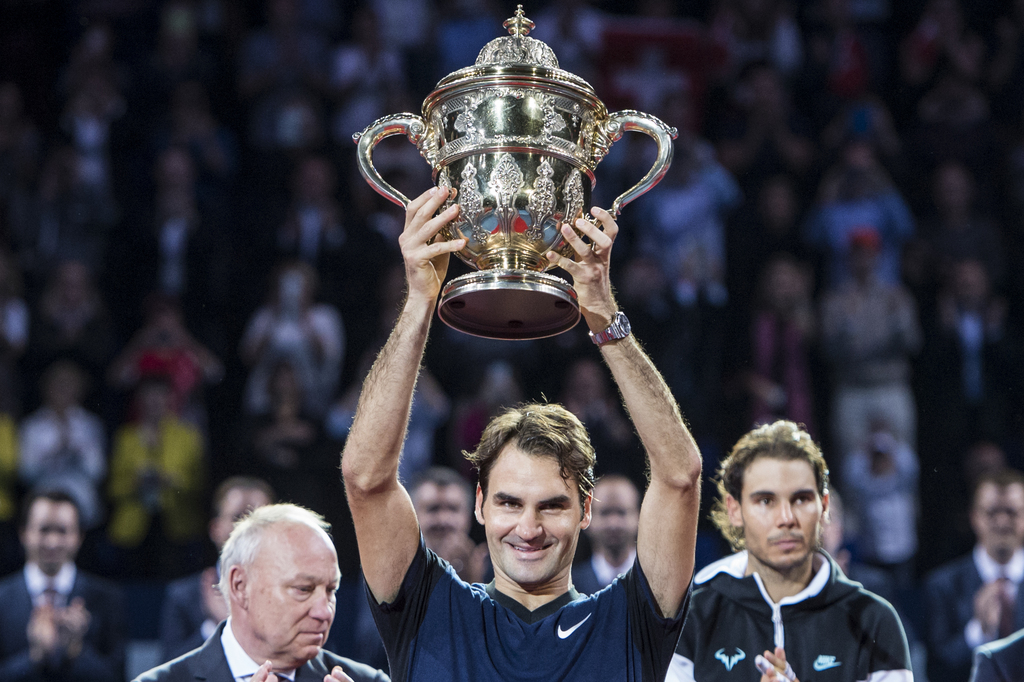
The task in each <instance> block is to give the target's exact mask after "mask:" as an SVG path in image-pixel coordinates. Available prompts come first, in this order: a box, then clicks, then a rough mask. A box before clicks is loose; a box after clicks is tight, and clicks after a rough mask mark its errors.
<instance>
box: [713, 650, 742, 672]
mask: <svg viewBox="0 0 1024 682" xmlns="http://www.w3.org/2000/svg"><path fill="white" fill-rule="evenodd" d="M746 657H747V655H746V654H745V653H743V649H736V653H735V654H733V655H732V656H726V655H725V649H719V650H718V651H716V652H715V658H717V659H718V660H720V661H721V662H722V665H724V666H725V669H726V670H732V668H733V666H734V665H736V664H737V663H739V662H740V661H742V660H743V659H744V658H746Z"/></svg>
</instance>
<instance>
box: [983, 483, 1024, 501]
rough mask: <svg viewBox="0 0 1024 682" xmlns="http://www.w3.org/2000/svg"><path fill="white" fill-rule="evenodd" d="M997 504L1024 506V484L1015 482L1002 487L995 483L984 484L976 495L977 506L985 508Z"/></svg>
mask: <svg viewBox="0 0 1024 682" xmlns="http://www.w3.org/2000/svg"><path fill="white" fill-rule="evenodd" d="M995 503H1003V504H1019V505H1024V483H1016V482H1015V483H1009V484H1007V485H1000V484H999V483H996V482H994V481H987V482H985V483H982V484H981V485H980V486H979V487H978V492H977V494H976V495H975V504H976V505H979V506H984V505H988V504H995Z"/></svg>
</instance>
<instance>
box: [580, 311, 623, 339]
mask: <svg viewBox="0 0 1024 682" xmlns="http://www.w3.org/2000/svg"><path fill="white" fill-rule="evenodd" d="M632 331H633V329H632V327H631V326H630V324H629V318H627V317H626V314H625V313H624V312H622V311H621V310H620V311H618V312H617V313H615V317H613V318H612V322H611V324H609V325H608V327H607V329H605V330H604V331H602V332H600V333H598V334H594V333H593V332H591V334H590V338H591V339H592V340H593V341H594V343H596V344H597V345H599V346H600V345H601V344H603V343H607V342H608V341H613V340H616V339H624V338H626V337H627V336H629V335H630V334H631V333H632Z"/></svg>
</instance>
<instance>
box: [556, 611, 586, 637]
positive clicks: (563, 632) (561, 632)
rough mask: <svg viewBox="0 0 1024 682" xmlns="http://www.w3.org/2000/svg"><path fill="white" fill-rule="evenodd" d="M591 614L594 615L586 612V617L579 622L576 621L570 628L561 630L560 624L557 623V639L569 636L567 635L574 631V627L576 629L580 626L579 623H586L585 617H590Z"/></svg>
mask: <svg viewBox="0 0 1024 682" xmlns="http://www.w3.org/2000/svg"><path fill="white" fill-rule="evenodd" d="M592 615H594V614H592V613H588V614H587V617H586V618H584V619H583V620H581V621H580V622H578V623H576V625H573V626H572V627H571V628H569V629H568V630H563V629H562V626H561V625H559V626H558V638H559V639H565V638H566V637H568V636H569V635H571V634H572V633H574V632H576V629H577V628H579V626H581V625H583V624H584V623H586V622H587V619H588V618H590V617H591V616H592Z"/></svg>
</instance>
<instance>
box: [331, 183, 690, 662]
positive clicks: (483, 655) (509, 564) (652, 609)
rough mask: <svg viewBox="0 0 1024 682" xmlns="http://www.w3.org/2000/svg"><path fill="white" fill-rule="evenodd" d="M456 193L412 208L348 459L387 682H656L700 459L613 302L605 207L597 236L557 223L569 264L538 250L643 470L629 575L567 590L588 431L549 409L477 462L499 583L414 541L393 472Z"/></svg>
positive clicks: (685, 576) (527, 415)
mask: <svg viewBox="0 0 1024 682" xmlns="http://www.w3.org/2000/svg"><path fill="white" fill-rule="evenodd" d="M450 192H452V190H448V189H438V188H434V189H432V190H430V191H429V192H427V193H425V194H423V195H421V196H420V197H418V198H417V199H415V200H414V201H412V202H410V204H409V206H408V209H407V212H406V222H405V229H404V232H403V234H402V236H401V238H400V240H399V241H400V244H401V248H402V254H403V258H404V260H405V268H406V278H407V286H408V296H407V299H406V301H405V304H404V307H403V309H402V312H401V314H400V316H399V319H398V321H397V322H396V324H395V328H394V331H393V332H392V334H391V337H390V338H389V339H388V342H387V344H386V345H385V346H384V349H383V350H382V351H381V353H380V356H379V357H378V359H377V362H376V363H375V364H374V366H373V369H372V370H371V371H370V373H369V375H368V377H367V379H366V383H365V385H364V387H363V392H362V395H361V396H360V400H359V407H358V410H357V412H356V417H355V422H354V423H353V425H352V430H351V432H350V435H349V437H348V441H347V442H346V444H345V450H344V453H343V455H342V472H343V475H344V480H345V488H346V492H347V494H348V501H349V506H350V508H351V511H352V519H353V522H354V524H355V529H356V537H357V540H358V543H359V556H360V560H361V562H362V567H363V573H364V575H365V577H366V584H367V588H368V591H369V597H370V600H371V608H372V609H373V611H374V618H375V620H376V623H377V627H378V629H379V630H380V632H381V635H382V637H383V639H384V643H385V647H386V648H387V651H388V657H389V660H390V663H391V674H392V678H393V679H394V680H402V681H404V680H416V681H417V682H420V681H422V680H452V679H464V680H489V679H504V680H518V679H522V680H526V679H552V680H554V679H558V680H591V679H614V680H637V681H640V680H644V681H648V680H649V681H651V682H654V681H655V680H657V681H658V682H660V681H661V680H663V679H664V677H665V672H666V670H667V668H668V664H669V662H670V660H671V658H672V652H673V649H674V646H675V643H676V641H677V640H678V637H679V632H680V630H681V628H682V624H683V618H684V616H685V613H686V609H687V605H688V601H689V587H690V582H691V576H692V572H693V562H694V543H695V539H696V534H697V514H698V507H699V495H700V470H701V462H700V453H699V452H698V449H697V445H696V443H695V442H694V440H693V438H692V437H691V435H690V433H689V431H688V430H687V428H686V426H685V425H684V423H683V420H682V418H681V416H680V413H679V409H678V407H677V406H676V403H675V400H674V399H673V398H672V395H671V394H670V392H669V390H668V387H667V386H666V385H665V382H664V381H663V379H662V378H661V375H660V374H659V373H658V371H657V369H656V368H655V367H654V366H653V364H652V363H651V361H650V360H649V359H648V357H647V356H646V355H645V354H644V352H643V351H642V350H641V348H640V345H639V343H638V342H637V341H636V340H635V339H634V338H633V336H632V335H631V334H630V333H629V325H628V321H627V320H626V319H625V316H624V315H623V313H622V312H621V311H620V310H619V309H618V306H617V305H616V303H615V300H614V298H613V296H612V292H611V285H610V282H609V274H608V264H609V260H610V255H611V249H612V245H613V243H614V241H615V237H616V235H617V233H618V226H617V225H616V223H615V220H614V219H613V218H612V216H611V214H610V213H608V212H607V211H603V210H600V209H596V208H595V209H593V210H592V212H593V215H594V216H595V217H596V219H597V222H596V224H595V223H594V222H590V221H587V220H583V219H578V220H576V223H575V227H576V229H577V230H579V233H577V231H576V230H574V229H573V227H572V226H570V225H569V224H568V223H565V224H563V225H562V226H561V234H562V237H563V238H564V240H565V242H566V243H567V244H568V245H570V246H571V248H572V250H573V252H574V253H575V254H576V258H575V259H571V258H568V257H566V256H564V255H561V254H557V253H555V252H554V251H549V252H548V253H547V254H546V256H547V258H548V259H549V260H550V261H551V262H552V263H553V264H556V265H558V266H560V267H561V268H563V269H564V270H565V271H566V272H568V273H569V274H571V275H572V278H573V284H574V286H575V289H576V292H577V293H578V296H579V306H580V310H581V312H582V315H583V317H584V319H585V320H586V323H587V325H588V326H589V327H590V330H591V336H592V338H593V339H594V341H595V343H597V344H598V345H599V346H600V348H601V355H602V357H603V358H604V360H605V362H606V363H607V365H608V367H609V369H611V372H612V376H613V377H614V379H615V381H616V383H617V384H618V387H619V390H620V391H621V393H622V396H623V398H624V400H625V404H626V407H627V408H628V410H629V413H630V415H631V418H632V420H633V423H634V425H635V427H636V429H637V432H638V434H639V435H640V438H641V440H642V442H643V444H644V447H645V449H646V451H647V454H648V457H649V459H650V478H651V480H650V485H649V487H648V489H647V493H646V495H645V497H644V501H643V505H642V507H641V512H640V529H639V537H638V541H637V561H636V563H635V565H634V567H633V568H632V569H631V570H630V571H629V572H627V573H626V574H624V575H623V576H622V577H620V578H619V579H617V580H616V581H615V582H613V583H612V585H611V586H610V587H609V588H607V589H605V590H604V591H602V592H600V593H598V594H597V595H594V596H591V597H583V596H581V595H579V594H578V593H577V592H576V591H575V590H574V589H573V587H572V582H571V577H570V576H571V565H572V559H573V556H574V554H575V551H576V544H577V541H578V539H579V534H580V531H581V530H583V529H584V528H586V527H587V526H588V525H589V523H590V518H591V501H592V491H593V486H594V479H593V465H594V461H595V456H594V452H593V448H592V447H591V446H590V443H589V440H588V438H587V434H586V431H585V429H584V428H583V425H582V424H581V423H580V422H579V421H578V420H577V419H576V418H575V417H574V416H573V415H572V414H571V413H570V412H568V411H567V410H565V409H564V408H562V407H560V406H558V405H550V404H535V405H526V406H520V407H518V408H512V409H511V410H509V411H508V412H506V413H505V414H503V415H500V416H498V417H496V418H495V419H494V420H492V422H491V423H490V424H489V425H488V427H487V428H486V429H485V431H484V435H483V437H482V439H481V443H480V445H479V447H478V448H477V450H476V452H474V453H472V455H470V459H471V460H472V461H473V463H474V464H475V465H476V467H477V468H478V471H479V474H480V480H479V484H478V486H477V491H476V510H475V512H476V518H477V520H478V521H479V522H480V523H481V524H483V525H484V527H485V530H486V535H487V544H488V549H489V551H490V555H491V561H492V564H493V566H494V573H495V580H494V582H492V583H491V584H490V585H487V586H486V587H485V586H483V585H469V584H467V583H465V582H462V581H461V580H459V579H458V577H457V576H456V574H455V573H454V572H453V571H452V570H451V568H450V567H448V566H447V565H446V564H445V563H444V562H443V561H441V560H439V559H438V558H437V557H436V556H435V555H434V554H433V553H432V552H430V551H428V550H427V549H426V548H425V547H424V545H423V541H422V538H421V537H420V532H419V527H418V524H417V520H416V514H415V512H414V511H413V507H412V503H411V501H410V499H409V495H408V493H407V492H406V490H405V488H404V487H403V486H402V484H401V483H400V482H399V480H398V473H397V472H398V462H399V457H400V454H401V449H402V440H403V438H404V435H405V428H406V425H407V423H408V418H409V408H410V404H411V401H412V393H413V388H414V386H415V382H416V376H417V373H418V371H419V367H420V362H421V359H422V355H423V350H424V347H425V344H426V342H427V336H428V332H429V329H430V323H431V319H432V317H433V314H434V308H435V305H436V303H437V298H438V295H439V293H440V291H441V287H442V284H443V280H444V277H445V273H446V272H447V267H448V260H449V256H450V254H451V253H453V252H454V251H456V250H458V249H460V248H462V247H463V246H464V245H465V244H464V242H465V239H455V240H447V241H446V240H443V239H437V240H435V239H434V237H435V236H436V235H437V234H438V233H439V232H440V231H441V230H442V228H444V227H445V226H446V225H447V224H448V223H449V222H451V221H453V220H455V219H456V218H457V216H458V214H459V210H460V207H459V205H458V204H452V205H451V206H450V207H449V208H448V209H445V210H444V211H442V212H441V213H439V214H437V215H436V216H435V214H436V213H437V211H438V209H440V208H441V207H442V205H443V204H444V203H445V202H446V200H447V199H448V198H449V193H450ZM581 235H582V236H585V237H586V238H587V240H589V244H588V243H587V242H586V241H584V239H583V238H581ZM527 662H528V663H527ZM526 668H528V669H526Z"/></svg>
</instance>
